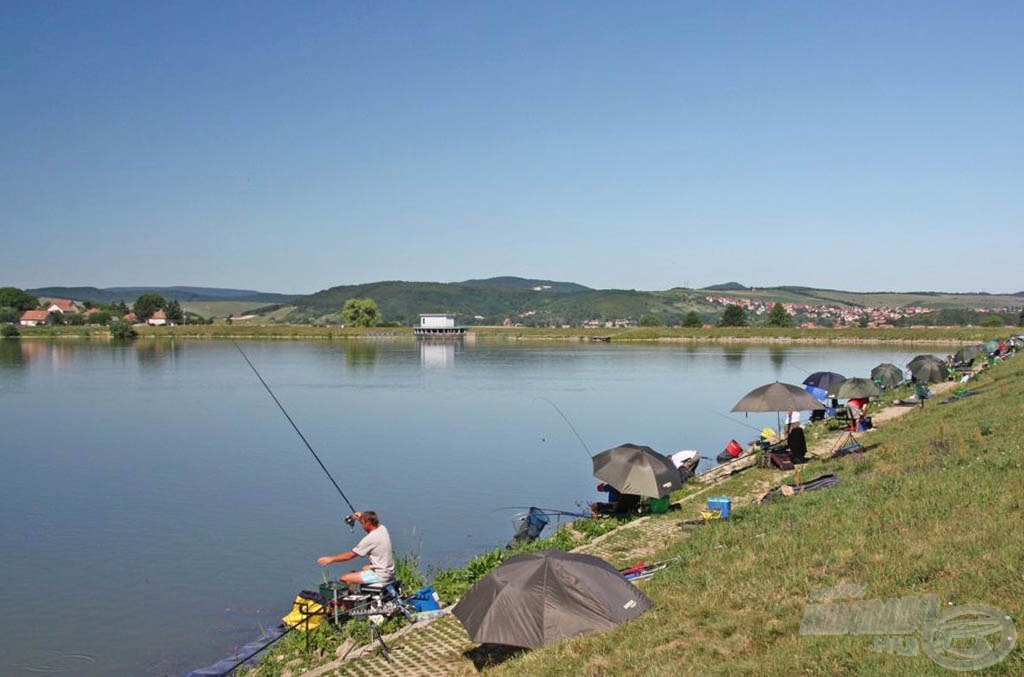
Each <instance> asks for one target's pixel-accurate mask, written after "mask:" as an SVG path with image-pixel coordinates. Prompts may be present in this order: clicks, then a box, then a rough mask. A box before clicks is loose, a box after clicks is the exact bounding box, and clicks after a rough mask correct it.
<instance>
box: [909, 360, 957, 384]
mask: <svg viewBox="0 0 1024 677" xmlns="http://www.w3.org/2000/svg"><path fill="white" fill-rule="evenodd" d="M909 369H910V375H911V376H913V377H914V379H915V380H916V381H917V382H918V383H941V382H943V381H945V380H946V379H947V378H949V369H948V368H947V367H946V363H945V362H942V361H941V360H940V361H937V362H933V361H931V360H925V361H923V362H919V363H917V364H916V365H914V364H912V365H910V367H909Z"/></svg>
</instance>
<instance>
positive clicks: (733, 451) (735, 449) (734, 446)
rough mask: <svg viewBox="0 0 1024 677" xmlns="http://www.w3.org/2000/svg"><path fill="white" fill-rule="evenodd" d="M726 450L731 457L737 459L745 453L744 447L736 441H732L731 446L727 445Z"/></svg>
mask: <svg viewBox="0 0 1024 677" xmlns="http://www.w3.org/2000/svg"><path fill="white" fill-rule="evenodd" d="M725 450H726V451H728V452H729V455H730V456H732V457H733V458H736V457H737V456H739V455H740V454H742V453H743V447H742V446H740V443H739V442H737V441H736V440H730V441H729V444H727V445H726V447H725Z"/></svg>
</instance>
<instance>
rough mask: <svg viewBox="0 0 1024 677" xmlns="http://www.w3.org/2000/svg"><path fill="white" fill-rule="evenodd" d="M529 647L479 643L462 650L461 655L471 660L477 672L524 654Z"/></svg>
mask: <svg viewBox="0 0 1024 677" xmlns="http://www.w3.org/2000/svg"><path fill="white" fill-rule="evenodd" d="M527 651H529V649H524V648H522V647H518V646H505V645H504V644H481V645H480V646H478V647H476V648H475V649H468V650H467V651H463V652H462V655H463V656H465V657H466V658H468V659H469V660H471V661H473V667H475V668H476V669H477V671H478V672H482V671H483V670H484V669H485V668H491V667H494V666H496V665H501V664H502V663H504V662H505V661H507V660H509V659H512V658H515V657H516V656H521V655H523V654H525V653H526V652H527Z"/></svg>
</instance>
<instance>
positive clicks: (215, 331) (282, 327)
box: [19, 322, 1018, 346]
mask: <svg viewBox="0 0 1024 677" xmlns="http://www.w3.org/2000/svg"><path fill="white" fill-rule="evenodd" d="M135 329H136V331H137V332H138V334H139V338H144V339H148V338H153V339H275V340H276V339H291V340H328V341H329V340H349V339H370V340H377V339H381V338H410V339H411V338H412V336H413V334H412V329H411V328H409V327H373V328H361V327H336V326H332V327H321V326H312V325H299V324H265V325H257V324H245V323H241V322H239V323H235V324H212V325H184V326H174V327H150V326H147V325H140V326H136V327H135ZM1015 331H1018V330H1017V329H1015V328H1011V327H995V328H991V327H989V328H984V327H915V328H891V329H876V328H871V329H868V328H865V329H860V328H846V329H804V328H790V329H779V328H772V327H711V328H673V327H644V328H638V329H579V328H570V329H561V328H532V327H473V328H472V329H471V330H470V333H469V339H470V340H473V339H476V340H488V339H498V340H506V341H590V340H595V339H608V340H610V341H611V342H614V343H634V342H689V341H695V342H696V341H722V342H727V341H739V342H751V343H773V342H777V343H789V342H808V343H823V344H827V343H837V344H849V343H877V342H899V343H922V344H924V343H935V344H939V345H943V346H946V345H954V344H959V343H971V342H974V343H977V342H982V341H985V340H987V339H990V338H993V337H1005V336H1007V335H1009V334H1011V333H1014V332H1015ZM19 332H20V334H21V336H23V337H25V338H89V339H109V338H110V333H109V331H108V330H107V329H106V327H98V326H83V327H73V326H64V327H19Z"/></svg>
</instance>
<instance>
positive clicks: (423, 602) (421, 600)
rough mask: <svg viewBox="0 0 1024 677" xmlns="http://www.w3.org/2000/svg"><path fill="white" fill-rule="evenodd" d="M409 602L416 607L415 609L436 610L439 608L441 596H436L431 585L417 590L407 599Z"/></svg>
mask: <svg viewBox="0 0 1024 677" xmlns="http://www.w3.org/2000/svg"><path fill="white" fill-rule="evenodd" d="M409 602H411V603H412V605H413V606H414V607H415V608H416V611H437V610H438V609H440V608H441V598H440V597H438V596H437V592H436V591H435V590H434V586H432V585H430V586H427V587H425V588H423V589H422V590H420V591H419V592H417V593H416V594H415V595H413V596H412V597H411V598H410V599H409Z"/></svg>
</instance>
